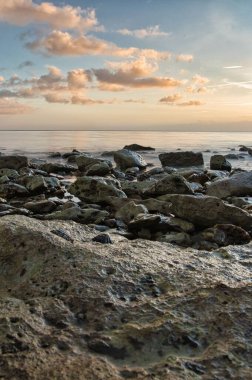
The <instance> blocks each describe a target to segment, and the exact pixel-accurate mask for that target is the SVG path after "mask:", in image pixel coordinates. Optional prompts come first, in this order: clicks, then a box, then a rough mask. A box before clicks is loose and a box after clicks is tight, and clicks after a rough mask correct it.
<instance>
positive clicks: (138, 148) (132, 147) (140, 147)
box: [123, 144, 155, 151]
mask: <svg viewBox="0 0 252 380" xmlns="http://www.w3.org/2000/svg"><path fill="white" fill-rule="evenodd" d="M123 149H127V150H133V151H141V150H142V151H145V150H147V151H148V150H149V151H150V150H152V151H154V150H155V148H151V147H150V146H143V145H139V144H131V145H125V147H124V148H123Z"/></svg>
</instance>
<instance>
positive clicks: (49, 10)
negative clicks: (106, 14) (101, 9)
mask: <svg viewBox="0 0 252 380" xmlns="http://www.w3.org/2000/svg"><path fill="white" fill-rule="evenodd" d="M0 20H2V21H5V22H8V23H10V24H14V25H19V26H25V25H29V24H46V25H48V26H50V27H51V28H55V29H67V30H69V29H75V30H90V29H93V28H95V27H97V26H98V22H97V19H96V15H95V11H94V9H83V8H81V7H73V6H71V5H65V6H56V5H54V4H52V3H49V2H42V3H40V4H36V3H34V2H33V1H32V0H8V1H3V0H2V1H1V4H0Z"/></svg>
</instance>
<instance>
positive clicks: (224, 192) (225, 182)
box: [207, 172, 252, 198]
mask: <svg viewBox="0 0 252 380" xmlns="http://www.w3.org/2000/svg"><path fill="white" fill-rule="evenodd" d="M207 194H208V195H211V196H214V197H218V198H227V197H232V196H238V197H242V196H246V195H252V172H241V173H237V174H233V175H232V176H230V177H228V178H224V179H221V180H218V181H214V182H212V183H209V184H208V186H207Z"/></svg>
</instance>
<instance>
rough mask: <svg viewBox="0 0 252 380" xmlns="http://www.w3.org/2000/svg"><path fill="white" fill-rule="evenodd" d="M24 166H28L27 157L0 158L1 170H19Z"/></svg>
mask: <svg viewBox="0 0 252 380" xmlns="http://www.w3.org/2000/svg"><path fill="white" fill-rule="evenodd" d="M24 166H28V158H27V157H25V156H0V169H2V168H8V169H14V170H18V169H20V168H23V167H24Z"/></svg>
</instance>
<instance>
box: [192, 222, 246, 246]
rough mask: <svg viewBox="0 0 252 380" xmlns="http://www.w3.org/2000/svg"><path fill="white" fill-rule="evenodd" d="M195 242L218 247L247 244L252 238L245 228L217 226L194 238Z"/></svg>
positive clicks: (226, 225)
mask: <svg viewBox="0 0 252 380" xmlns="http://www.w3.org/2000/svg"><path fill="white" fill-rule="evenodd" d="M194 240H195V241H201V240H204V241H209V242H211V243H215V244H217V245H218V246H227V245H230V244H236V245H240V244H247V243H249V242H250V240H251V237H250V235H249V233H248V232H247V231H245V230H244V229H243V228H241V227H238V226H234V225H233V224H216V225H215V226H214V227H211V228H208V229H206V230H204V231H202V232H201V233H200V234H199V235H197V236H196V237H194Z"/></svg>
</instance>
